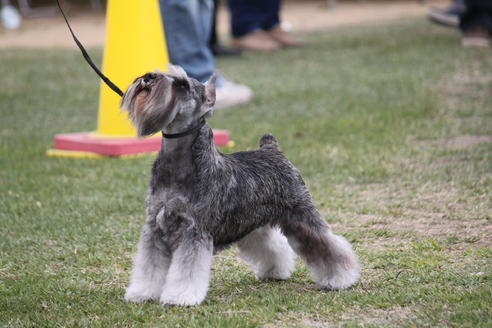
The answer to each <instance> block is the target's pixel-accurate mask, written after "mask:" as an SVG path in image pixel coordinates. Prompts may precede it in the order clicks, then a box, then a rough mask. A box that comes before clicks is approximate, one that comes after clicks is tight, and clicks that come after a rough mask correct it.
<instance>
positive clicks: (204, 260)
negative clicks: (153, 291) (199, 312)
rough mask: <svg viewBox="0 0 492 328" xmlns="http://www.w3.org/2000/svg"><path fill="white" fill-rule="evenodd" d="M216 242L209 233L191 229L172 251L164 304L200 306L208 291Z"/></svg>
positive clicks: (163, 293)
mask: <svg viewBox="0 0 492 328" xmlns="http://www.w3.org/2000/svg"><path fill="white" fill-rule="evenodd" d="M212 253H213V242H212V238H211V237H210V236H208V235H206V234H205V233H201V232H197V231H193V232H191V231H187V232H186V233H184V234H183V236H182V238H180V241H179V244H178V245H177V247H176V248H175V251H174V252H173V254H172V261H171V266H170V267H169V271H168V275H167V278H166V283H165V285H164V289H163V291H162V295H161V299H160V301H161V303H162V304H174V305H197V304H200V303H201V302H202V301H203V299H204V298H205V295H206V294H207V290H208V283H209V278H210V266H211V265H212V255H213V254H212Z"/></svg>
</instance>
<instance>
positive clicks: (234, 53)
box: [211, 43, 243, 57]
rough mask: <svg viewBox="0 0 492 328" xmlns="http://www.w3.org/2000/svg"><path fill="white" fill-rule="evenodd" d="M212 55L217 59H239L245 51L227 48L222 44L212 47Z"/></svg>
mask: <svg viewBox="0 0 492 328" xmlns="http://www.w3.org/2000/svg"><path fill="white" fill-rule="evenodd" d="M211 49H212V53H213V54H214V56H217V57H239V56H241V54H242V52H243V50H242V49H240V48H236V47H226V46H223V45H222V44H220V43H216V44H214V45H212V46H211Z"/></svg>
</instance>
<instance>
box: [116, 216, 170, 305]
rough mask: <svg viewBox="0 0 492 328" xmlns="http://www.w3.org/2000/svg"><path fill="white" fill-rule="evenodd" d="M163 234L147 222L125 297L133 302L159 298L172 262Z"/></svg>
mask: <svg viewBox="0 0 492 328" xmlns="http://www.w3.org/2000/svg"><path fill="white" fill-rule="evenodd" d="M161 237H162V236H161V234H160V233H159V231H158V229H157V228H156V226H155V224H154V225H153V224H152V223H150V222H149V221H148V222H147V223H145V225H144V228H143V230H142V233H141V235H140V240H139V242H138V250H137V255H136V256H135V261H134V265H133V272H132V275H131V278H130V285H129V286H128V288H127V289H126V294H125V299H126V300H127V301H131V302H143V301H146V300H158V299H159V297H160V295H161V293H162V288H163V286H164V282H165V280H166V275H167V271H168V268H169V264H170V256H169V255H170V254H169V251H168V249H167V247H166V246H165V245H164V243H163V242H162V238H161Z"/></svg>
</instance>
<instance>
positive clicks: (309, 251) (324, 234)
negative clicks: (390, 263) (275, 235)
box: [280, 205, 359, 289]
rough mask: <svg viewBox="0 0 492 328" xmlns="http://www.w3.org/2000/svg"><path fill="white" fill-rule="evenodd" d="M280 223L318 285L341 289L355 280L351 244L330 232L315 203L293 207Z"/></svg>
mask: <svg viewBox="0 0 492 328" xmlns="http://www.w3.org/2000/svg"><path fill="white" fill-rule="evenodd" d="M280 226H281V228H282V232H283V233H284V234H285V236H286V237H287V239H288V241H289V244H290V245H291V246H292V248H293V249H294V251H295V252H296V253H297V254H298V255H299V256H300V257H301V258H302V259H303V260H304V261H305V262H306V263H307V264H308V265H309V267H310V269H311V277H312V278H313V280H314V282H315V283H316V284H317V285H318V286H319V287H320V288H322V289H344V288H347V287H349V286H351V285H353V284H354V283H355V282H356V281H357V280H358V278H359V263H358V261H357V256H356V254H355V252H354V251H353V250H352V247H351V245H350V243H349V242H348V241H347V240H346V239H345V238H344V237H342V236H338V235H335V234H333V233H332V232H331V230H330V228H329V227H328V225H327V224H326V222H325V221H324V220H323V219H322V218H321V216H320V214H319V212H318V210H317V209H316V208H315V207H314V205H312V206H306V207H303V208H297V209H295V210H294V211H292V212H291V213H289V215H288V216H287V217H286V218H285V219H284V220H282V221H280Z"/></svg>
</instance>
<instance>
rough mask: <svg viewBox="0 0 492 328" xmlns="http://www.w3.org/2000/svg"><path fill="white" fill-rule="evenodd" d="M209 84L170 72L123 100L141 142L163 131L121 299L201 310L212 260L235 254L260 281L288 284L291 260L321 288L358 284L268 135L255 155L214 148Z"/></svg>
mask: <svg viewBox="0 0 492 328" xmlns="http://www.w3.org/2000/svg"><path fill="white" fill-rule="evenodd" d="M215 80H216V78H215V76H212V77H211V78H210V79H209V80H208V81H207V82H206V83H200V82H198V81H197V80H195V79H192V78H190V77H188V76H187V75H186V73H185V72H184V70H183V69H182V68H181V67H179V66H170V68H169V70H168V72H166V73H163V72H158V71H156V72H153V73H147V74H145V75H143V76H140V77H138V78H136V79H135V80H134V81H133V83H132V84H131V85H130V86H129V87H128V89H127V91H126V92H125V94H124V95H123V98H122V101H121V107H122V108H123V109H124V110H127V111H128V114H129V117H130V118H131V120H132V122H133V124H134V126H135V128H136V130H137V133H138V135H139V136H147V135H152V134H155V133H158V132H160V131H163V132H162V133H163V140H162V146H161V149H160V151H159V153H158V155H157V158H156V160H155V162H154V164H153V167H152V177H151V179H150V186H149V189H148V196H147V199H146V202H147V219H146V222H145V224H144V227H143V229H142V232H141V235H140V240H139V242H138V246H137V254H136V256H135V259H134V266H133V270H132V274H131V278H130V284H129V286H128V288H127V290H126V294H125V299H126V300H128V301H132V302H143V301H147V300H159V301H160V303H161V304H163V305H167V304H170V305H197V304H200V303H201V302H202V301H203V300H204V298H205V296H206V294H207V290H208V285H209V277H210V267H211V264H212V257H213V254H214V252H217V251H218V250H221V249H224V248H226V247H228V246H229V245H232V244H236V245H237V246H238V247H239V253H240V256H241V258H242V259H244V260H245V261H246V262H247V263H248V264H249V265H250V267H251V268H252V270H253V272H254V274H255V275H256V278H257V279H259V280H267V279H275V280H285V279H287V278H289V276H290V275H291V273H292V271H293V270H294V265H295V262H294V260H295V253H296V254H298V255H299V256H300V257H301V258H302V259H303V260H304V262H305V263H306V264H307V265H308V266H309V267H310V270H311V276H312V279H313V280H314V282H315V283H316V284H317V286H319V288H321V289H327V290H335V289H344V288H347V287H349V286H351V285H353V284H354V283H356V282H357V280H358V278H359V264H358V260H357V256H356V254H355V252H354V251H353V250H352V247H351V245H350V243H349V242H348V241H347V240H346V239H345V238H343V237H341V236H338V235H335V234H333V233H332V232H331V230H330V228H329V227H328V225H327V223H326V221H325V220H324V219H323V218H322V217H321V215H320V213H319V212H318V210H317V209H316V207H315V205H314V204H313V201H312V199H311V195H310V193H309V191H308V190H307V188H306V185H305V184H304V181H303V179H302V177H301V175H300V173H299V171H298V170H297V169H296V168H295V167H294V165H293V164H292V163H291V162H290V161H289V160H288V159H287V158H286V157H285V156H284V155H283V153H282V152H281V151H280V149H279V145H278V142H277V140H276V139H275V138H274V137H273V136H272V135H271V134H266V135H264V136H263V137H262V138H261V140H260V148H259V149H257V150H253V151H243V152H237V153H233V154H222V153H220V152H219V151H218V150H217V149H216V148H215V146H214V143H213V135H212V130H211V128H210V127H209V126H208V124H207V122H206V119H207V118H209V117H210V115H211V113H212V109H213V106H214V103H215Z"/></svg>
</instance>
